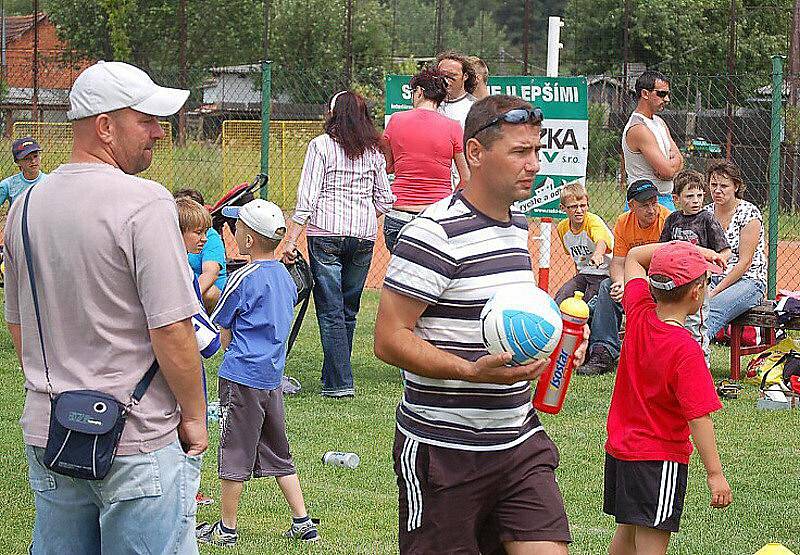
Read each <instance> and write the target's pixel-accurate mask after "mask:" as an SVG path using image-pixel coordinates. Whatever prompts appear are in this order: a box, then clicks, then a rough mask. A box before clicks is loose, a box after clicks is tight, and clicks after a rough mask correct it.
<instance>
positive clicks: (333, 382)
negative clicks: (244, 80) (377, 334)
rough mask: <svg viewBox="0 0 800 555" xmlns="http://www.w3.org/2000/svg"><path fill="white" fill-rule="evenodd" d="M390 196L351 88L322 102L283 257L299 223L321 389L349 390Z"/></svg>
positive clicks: (331, 393)
mask: <svg viewBox="0 0 800 555" xmlns="http://www.w3.org/2000/svg"><path fill="white" fill-rule="evenodd" d="M393 201H394V196H393V195H392V192H391V189H390V188H389V180H388V178H387V175H386V161H385V160H384V157H383V155H382V154H381V151H380V133H379V132H378V131H377V130H376V129H375V125H374V124H373V122H372V118H371V117H370V115H369V112H368V110H367V104H366V102H365V101H364V98H362V97H361V96H360V95H358V94H356V93H354V92H352V91H342V92H339V93H337V94H335V95H333V97H331V99H330V100H329V102H328V113H327V114H326V120H325V132H324V133H323V134H322V135H320V136H318V137H316V138H314V139H313V140H312V141H311V142H310V143H309V145H308V150H307V151H306V159H305V162H304V164H303V172H302V174H301V176H300V185H299V188H298V191H297V206H296V208H295V212H294V215H293V216H292V218H291V221H290V223H289V230H288V232H287V239H286V246H285V248H284V255H283V259H284V262H287V263H291V262H292V261H293V260H294V259H295V258H296V256H297V247H296V245H297V239H298V238H299V236H300V233H301V231H302V229H303V227H305V228H306V242H307V244H308V255H309V262H310V266H311V273H312V274H313V276H314V289H313V292H314V306H315V309H316V312H317V321H318V322H319V333H320V340H321V342H322V351H323V355H324V358H323V363H322V395H323V396H324V397H336V398H339V397H352V396H353V395H355V387H354V384H353V371H352V367H351V365H350V354H351V351H352V348H353V332H354V331H355V327H356V315H357V314H358V310H359V307H360V303H361V292H362V290H363V289H364V282H365V281H366V279H367V273H368V271H369V266H370V262H371V261H372V249H373V246H374V245H375V238H376V236H377V233H378V219H377V216H378V215H379V214H384V213H386V212H387V211H388V210H389V209H390V208H391V207H392V202H393Z"/></svg>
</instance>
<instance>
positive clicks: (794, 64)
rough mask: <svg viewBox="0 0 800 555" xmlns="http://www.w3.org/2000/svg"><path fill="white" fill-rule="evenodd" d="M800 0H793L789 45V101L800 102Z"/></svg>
mask: <svg viewBox="0 0 800 555" xmlns="http://www.w3.org/2000/svg"><path fill="white" fill-rule="evenodd" d="M799 89H800V0H795V2H794V14H793V17H792V39H791V45H790V47H789V103H790V105H791V106H797V105H798V104H800V98H798V97H800V94H799V93H798V90H799Z"/></svg>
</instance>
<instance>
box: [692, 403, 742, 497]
mask: <svg viewBox="0 0 800 555" xmlns="http://www.w3.org/2000/svg"><path fill="white" fill-rule="evenodd" d="M689 429H690V430H691V432H692V439H693V440H694V444H695V446H697V452H698V453H700V458H701V459H702V460H703V466H705V467H706V474H707V475H708V477H707V478H706V481H707V482H708V490H709V491H710V492H711V506H712V507H714V508H715V509H722V508H724V507H727V506H728V505H730V504H731V502H733V493H732V492H731V486H730V485H728V480H726V479H725V475H724V474H723V473H722V463H721V462H720V460H719V452H718V451H717V439H716V436H715V434H714V424H713V422H712V421H711V415H708V414H707V415H706V416H701V417H700V418H695V419H694V420H690V421H689Z"/></svg>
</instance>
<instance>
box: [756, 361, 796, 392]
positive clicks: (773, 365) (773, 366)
mask: <svg viewBox="0 0 800 555" xmlns="http://www.w3.org/2000/svg"><path fill="white" fill-rule="evenodd" d="M792 352H793V351H788V352H786V353H783V354H782V355H781V358H779V359H778V360H776V361H775V362H774V363H773V364H772V366H770V367H769V370H765V371H764V374H763V375H762V376H761V385H760V386H759V389H760V390H761V391H764V389H765V387H766V385H767V378H768V377H769V374H770V372H772V371H773V370H774V369H775V367H776V366H779V365H781V364H784V363H785V362H786V359H787V358H788V357H789V355H790V354H792ZM782 375H783V372H781V376H782Z"/></svg>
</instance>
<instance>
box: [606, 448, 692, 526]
mask: <svg viewBox="0 0 800 555" xmlns="http://www.w3.org/2000/svg"><path fill="white" fill-rule="evenodd" d="M688 476H689V467H688V466H687V465H685V464H682V463H677V462H672V461H621V460H619V459H616V458H614V457H612V456H611V455H609V454H608V453H606V469H605V480H604V482H605V486H604V494H603V512H605V513H606V514H609V515H611V516H613V517H615V519H616V521H617V524H632V525H635V526H644V527H647V528H656V529H658V530H664V531H667V532H677V531H678V527H679V525H680V521H681V514H682V513H683V500H684V498H685V497H686V482H687V478H688Z"/></svg>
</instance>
